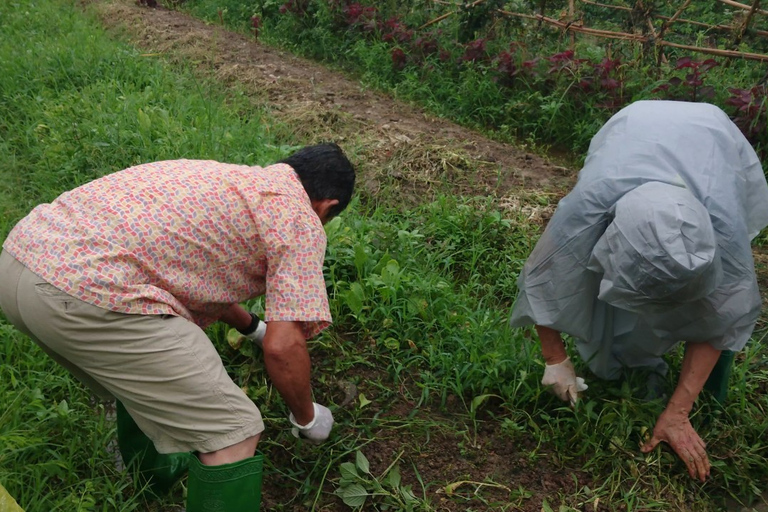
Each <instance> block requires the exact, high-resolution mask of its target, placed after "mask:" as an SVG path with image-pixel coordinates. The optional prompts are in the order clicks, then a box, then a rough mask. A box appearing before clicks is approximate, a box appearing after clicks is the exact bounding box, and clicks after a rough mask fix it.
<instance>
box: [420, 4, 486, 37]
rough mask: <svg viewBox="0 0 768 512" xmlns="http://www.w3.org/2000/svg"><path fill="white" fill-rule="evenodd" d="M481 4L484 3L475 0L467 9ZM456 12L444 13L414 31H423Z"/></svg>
mask: <svg viewBox="0 0 768 512" xmlns="http://www.w3.org/2000/svg"><path fill="white" fill-rule="evenodd" d="M483 2H485V0H475V1H474V2H472V3H471V4H469V8H472V7H475V6H478V5H480V4H481V3H483ZM440 3H445V2H440ZM457 12H459V11H451V12H447V13H445V14H443V15H441V16H438V17H437V18H435V19H433V20H431V21H428V22H426V23H425V24H423V25H422V26H420V27H419V28H418V29H416V30H421V29H423V28H427V27H428V26H430V25H434V24H435V23H437V22H440V21H443V20H444V19H445V18H447V17H449V16H450V15H452V14H456V13H457Z"/></svg>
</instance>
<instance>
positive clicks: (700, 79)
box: [654, 57, 720, 101]
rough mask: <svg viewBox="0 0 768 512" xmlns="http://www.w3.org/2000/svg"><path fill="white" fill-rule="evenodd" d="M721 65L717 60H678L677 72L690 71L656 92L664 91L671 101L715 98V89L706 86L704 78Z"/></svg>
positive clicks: (655, 90) (685, 58)
mask: <svg viewBox="0 0 768 512" xmlns="http://www.w3.org/2000/svg"><path fill="white" fill-rule="evenodd" d="M719 65H720V64H719V63H718V62H717V61H716V60H715V59H707V60H705V61H696V60H693V59H691V58H690V57H683V58H682V59H678V61H677V63H676V64H675V71H679V70H683V69H690V72H689V73H687V74H686V75H685V77H684V78H680V77H677V76H675V77H672V78H670V79H669V81H668V82H667V83H666V84H662V85H660V86H659V87H657V88H656V89H654V92H659V91H664V92H665V93H666V94H667V96H668V97H669V99H678V100H688V101H700V100H701V99H712V98H714V97H715V88H714V87H712V86H711V85H706V86H705V85H704V76H705V75H706V74H707V72H708V71H709V70H710V69H712V68H714V67H716V66H719Z"/></svg>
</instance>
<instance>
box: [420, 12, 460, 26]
mask: <svg viewBox="0 0 768 512" xmlns="http://www.w3.org/2000/svg"><path fill="white" fill-rule="evenodd" d="M451 14H456V11H451V12H447V13H445V14H443V15H441V16H438V17H437V18H435V19H433V20H430V21H428V22H426V23H425V24H423V25H422V26H420V27H419V28H417V29H416V30H421V29H424V28H427V27H428V26H430V25H434V24H435V23H438V22H440V21H443V20H444V19H445V18H447V17H448V16H450V15H451Z"/></svg>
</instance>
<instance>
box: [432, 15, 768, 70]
mask: <svg viewBox="0 0 768 512" xmlns="http://www.w3.org/2000/svg"><path fill="white" fill-rule="evenodd" d="M434 1H435V2H437V3H440V4H448V5H454V6H457V4H455V3H449V2H445V1H443V0H434ZM483 1H485V0H475V1H474V2H472V4H470V6H471V7H473V6H476V5H479V4H480V3H482V2H483ZM604 1H605V0H604ZM717 1H718V2H720V3H723V4H726V5H728V6H731V7H735V8H737V9H740V10H744V11H748V12H747V13H746V15H745V16H744V19H743V21H741V22H740V23H739V24H738V26H729V25H710V24H707V23H702V22H700V21H695V20H690V19H686V18H684V17H682V15H683V13H684V12H685V10H686V9H687V8H688V6H689V5H690V4H691V0H685V1H684V2H683V3H682V4H681V6H680V7H679V8H678V9H677V11H676V12H675V13H674V15H672V16H661V15H653V16H647V17H646V20H645V21H646V23H647V25H648V30H649V33H647V34H640V33H629V32H619V31H613V30H602V29H595V28H590V27H586V26H584V25H583V22H582V21H581V20H578V19H576V6H575V2H580V3H582V4H585V5H593V6H598V7H605V8H609V9H615V10H621V11H626V12H633V11H634V9H633V8H631V7H626V6H620V5H610V4H606V3H602V2H598V1H597V0H569V1H568V11H567V15H565V14H562V15H561V17H560V18H559V19H555V18H553V17H549V16H545V15H544V13H543V12H541V13H539V14H529V13H520V12H511V11H507V10H504V9H498V10H497V12H498V13H499V14H502V15H504V16H511V17H517V18H523V19H531V20H536V21H538V22H539V23H546V24H548V25H550V26H552V27H555V28H558V29H560V30H562V31H563V33H564V34H568V35H569V38H570V43H571V46H572V47H573V46H574V44H575V35H576V34H577V33H579V34H587V35H590V36H593V37H597V38H605V39H619V40H625V41H634V42H637V43H639V44H644V45H648V46H649V47H652V46H655V47H656V48H658V49H659V62H661V61H663V60H664V59H665V56H664V51H663V50H664V48H678V49H683V50H687V51H691V52H696V53H703V54H707V55H715V56H720V57H728V58H740V59H747V60H756V61H761V62H768V55H766V54H762V53H752V52H744V51H739V50H724V49H719V48H709V47H704V46H694V45H687V44H680V43H673V42H671V41H668V40H665V39H664V38H665V37H666V36H667V35H668V34H669V33H670V32H671V29H672V26H673V25H674V24H677V23H681V24H689V25H693V26H698V27H702V28H705V29H707V30H714V31H718V32H728V33H733V34H734V38H733V46H734V47H736V46H738V45H739V44H740V43H741V41H742V39H743V37H744V35H745V34H746V33H747V30H749V27H750V24H751V23H752V21H753V19H754V18H755V16H756V15H768V11H766V10H764V9H760V0H752V3H751V5H750V4H743V3H740V2H736V1H735V0H717ZM457 12H458V10H453V11H449V12H447V13H445V14H443V15H441V16H439V17H437V18H435V19H433V20H431V21H429V22H427V23H425V24H423V25H422V26H421V27H420V28H426V27H428V26H430V25H433V24H435V23H438V22H440V21H442V20H444V19H446V18H448V17H449V16H451V15H453V14H456V13H457ZM654 20H661V21H662V24H661V27H660V28H659V30H658V31H657V30H656V27H655V25H654V23H653V21H654ZM751 33H754V34H755V35H758V36H761V37H768V31H764V30H752V31H751Z"/></svg>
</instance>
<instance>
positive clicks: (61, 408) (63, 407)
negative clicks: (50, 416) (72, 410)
mask: <svg viewBox="0 0 768 512" xmlns="http://www.w3.org/2000/svg"><path fill="white" fill-rule="evenodd" d="M56 411H57V412H58V413H59V416H67V415H68V414H69V404H68V403H67V401H66V400H62V401H61V402H59V405H58V406H57V407H56Z"/></svg>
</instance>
